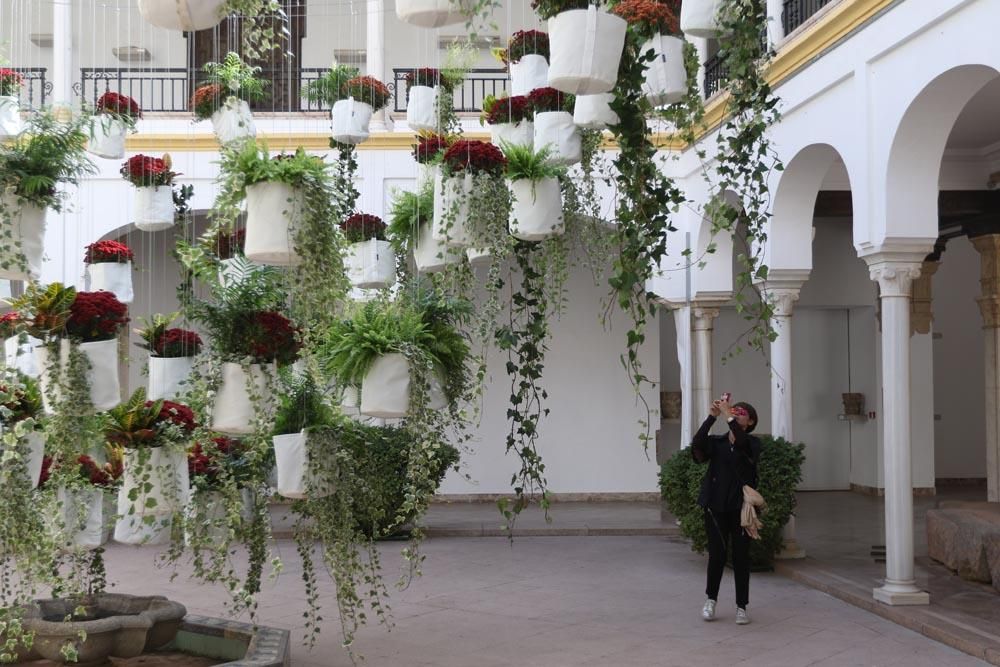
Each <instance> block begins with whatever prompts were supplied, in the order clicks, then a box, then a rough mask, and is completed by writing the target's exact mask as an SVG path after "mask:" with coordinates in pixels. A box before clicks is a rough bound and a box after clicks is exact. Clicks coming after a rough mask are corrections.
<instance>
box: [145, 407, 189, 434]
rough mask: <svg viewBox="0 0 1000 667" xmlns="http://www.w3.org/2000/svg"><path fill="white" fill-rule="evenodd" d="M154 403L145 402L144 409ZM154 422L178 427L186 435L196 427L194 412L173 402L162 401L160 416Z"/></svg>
mask: <svg viewBox="0 0 1000 667" xmlns="http://www.w3.org/2000/svg"><path fill="white" fill-rule="evenodd" d="M153 403H154V401H146V407H149V406H151V405H153ZM156 422H157V423H159V424H165V423H167V422H169V423H171V424H176V425H177V426H180V427H181V428H182V429H184V431H186V432H187V433H190V432H192V431H193V430H194V429H195V428H196V427H197V426H198V424H197V422H196V421H195V418H194V411H193V410H192V409H191V408H189V407H188V406H186V405H184V404H182V403H176V402H174V401H163V406H162V407H161V408H160V414H159V415H158V416H157V417H156Z"/></svg>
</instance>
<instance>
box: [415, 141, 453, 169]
mask: <svg viewBox="0 0 1000 667" xmlns="http://www.w3.org/2000/svg"><path fill="white" fill-rule="evenodd" d="M450 145H451V141H450V140H449V139H448V137H445V136H443V135H440V134H428V135H422V136H420V137H418V138H417V145H416V146H414V147H413V158H414V159H415V160H416V161H417V162H419V163H420V164H427V163H428V162H433V161H434V160H435V159H436V158H437V157H438V156H439V155H440V154H441V153H443V152H444V151H446V150H448V146H450Z"/></svg>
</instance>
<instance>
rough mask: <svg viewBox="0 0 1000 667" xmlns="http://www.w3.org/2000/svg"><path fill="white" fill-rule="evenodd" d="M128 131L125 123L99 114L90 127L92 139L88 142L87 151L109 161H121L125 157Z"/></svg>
mask: <svg viewBox="0 0 1000 667" xmlns="http://www.w3.org/2000/svg"><path fill="white" fill-rule="evenodd" d="M127 131H128V127H126V125H125V123H123V122H122V121H120V120H118V119H117V118H112V117H111V116H106V115H103V114H97V115H96V116H94V122H93V124H92V125H91V126H90V139H89V140H88V141H87V151H88V152H90V153H93V154H94V155H96V156H98V157H103V158H107V159H109V160H120V159H122V158H123V157H125V133H126V132H127Z"/></svg>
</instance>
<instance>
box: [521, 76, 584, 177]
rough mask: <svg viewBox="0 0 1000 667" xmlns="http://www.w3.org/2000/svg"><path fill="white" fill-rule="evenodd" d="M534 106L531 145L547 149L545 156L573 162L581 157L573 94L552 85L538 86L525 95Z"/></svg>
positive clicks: (569, 162)
mask: <svg viewBox="0 0 1000 667" xmlns="http://www.w3.org/2000/svg"><path fill="white" fill-rule="evenodd" d="M528 99H529V100H530V102H531V105H532V106H533V107H534V109H535V126H534V138H533V140H532V144H533V146H535V147H536V148H539V149H541V148H545V147H547V148H548V149H549V153H548V156H549V157H548V159H549V160H550V161H552V162H554V163H557V164H573V163H575V162H579V161H580V158H581V157H582V153H581V151H582V146H583V145H582V143H581V139H580V130H579V129H577V127H576V124H575V123H573V113H572V109H573V96H572V95H565V94H563V93H561V92H559V91H558V90H556V89H555V88H550V87H546V88H537V89H535V90H533V91H531V94H530V95H528Z"/></svg>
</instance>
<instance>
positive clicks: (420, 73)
mask: <svg viewBox="0 0 1000 667" xmlns="http://www.w3.org/2000/svg"><path fill="white" fill-rule="evenodd" d="M442 85H445V80H444V79H443V78H442V76H441V71H440V70H438V69H434V68H433V67H421V68H419V69H415V70H412V71H410V72H407V73H406V98H407V99H406V124H407V125H409V126H410V129H411V130H413V131H414V132H433V131H434V130H436V129H437V127H438V125H439V123H438V95H439V91H440V89H441V86H442Z"/></svg>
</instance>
